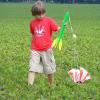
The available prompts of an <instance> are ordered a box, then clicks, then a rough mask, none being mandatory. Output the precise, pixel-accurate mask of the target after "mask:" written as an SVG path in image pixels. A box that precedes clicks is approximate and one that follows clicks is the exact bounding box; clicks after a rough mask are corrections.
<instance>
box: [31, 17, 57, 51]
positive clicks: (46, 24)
mask: <svg viewBox="0 0 100 100" xmlns="http://www.w3.org/2000/svg"><path fill="white" fill-rule="evenodd" d="M57 28H58V25H57V23H56V22H55V21H54V20H53V19H51V18H49V17H46V16H45V17H43V18H42V19H36V18H35V19H33V20H32V21H31V23H30V32H31V34H32V40H31V49H32V50H39V51H42V50H47V49H48V48H50V47H51V44H52V39H51V36H52V31H57Z"/></svg>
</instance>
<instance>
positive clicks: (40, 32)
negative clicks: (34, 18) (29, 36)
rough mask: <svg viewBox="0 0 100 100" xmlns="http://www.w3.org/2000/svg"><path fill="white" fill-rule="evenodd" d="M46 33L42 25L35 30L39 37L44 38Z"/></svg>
mask: <svg viewBox="0 0 100 100" xmlns="http://www.w3.org/2000/svg"><path fill="white" fill-rule="evenodd" d="M44 32H45V28H44V26H42V25H39V26H37V27H36V28H35V33H36V35H37V36H43V34H44Z"/></svg>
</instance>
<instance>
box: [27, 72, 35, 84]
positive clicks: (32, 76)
mask: <svg viewBox="0 0 100 100" xmlns="http://www.w3.org/2000/svg"><path fill="white" fill-rule="evenodd" d="M34 79H35V72H32V71H30V72H29V74H28V85H33V83H34Z"/></svg>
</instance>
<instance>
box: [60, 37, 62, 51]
mask: <svg viewBox="0 0 100 100" xmlns="http://www.w3.org/2000/svg"><path fill="white" fill-rule="evenodd" d="M61 48H62V39H61V40H60V42H59V50H61Z"/></svg>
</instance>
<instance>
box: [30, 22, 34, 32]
mask: <svg viewBox="0 0 100 100" xmlns="http://www.w3.org/2000/svg"><path fill="white" fill-rule="evenodd" d="M30 33H32V34H33V28H32V23H30Z"/></svg>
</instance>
